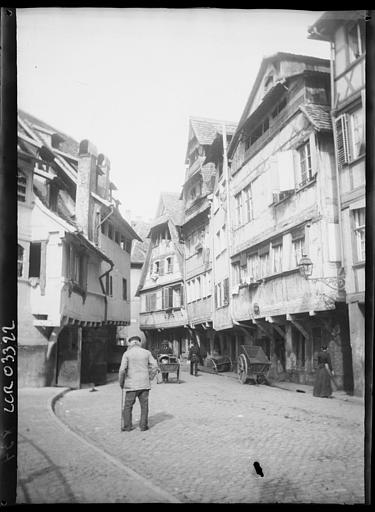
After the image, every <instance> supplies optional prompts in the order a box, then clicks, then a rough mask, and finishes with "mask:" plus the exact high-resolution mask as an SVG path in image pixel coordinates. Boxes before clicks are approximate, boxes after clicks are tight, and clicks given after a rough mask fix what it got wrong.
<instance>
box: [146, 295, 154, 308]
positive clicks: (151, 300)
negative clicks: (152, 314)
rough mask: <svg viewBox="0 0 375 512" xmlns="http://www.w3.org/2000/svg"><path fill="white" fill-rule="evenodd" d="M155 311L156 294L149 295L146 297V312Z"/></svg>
mask: <svg viewBox="0 0 375 512" xmlns="http://www.w3.org/2000/svg"><path fill="white" fill-rule="evenodd" d="M155 310H156V293H149V294H147V295H146V311H155Z"/></svg>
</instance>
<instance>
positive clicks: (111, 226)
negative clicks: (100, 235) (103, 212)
mask: <svg viewBox="0 0 375 512" xmlns="http://www.w3.org/2000/svg"><path fill="white" fill-rule="evenodd" d="M108 238H110V239H111V240H113V225H112V224H111V223H110V222H108Z"/></svg>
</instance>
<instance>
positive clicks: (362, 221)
mask: <svg viewBox="0 0 375 512" xmlns="http://www.w3.org/2000/svg"><path fill="white" fill-rule="evenodd" d="M353 216H354V232H355V237H356V245H357V258H358V261H365V259H366V239H365V236H366V209H365V208H359V209H358V210H353Z"/></svg>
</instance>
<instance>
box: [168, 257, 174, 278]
mask: <svg viewBox="0 0 375 512" xmlns="http://www.w3.org/2000/svg"><path fill="white" fill-rule="evenodd" d="M172 272H173V257H172V256H170V257H169V258H167V274H171V273H172Z"/></svg>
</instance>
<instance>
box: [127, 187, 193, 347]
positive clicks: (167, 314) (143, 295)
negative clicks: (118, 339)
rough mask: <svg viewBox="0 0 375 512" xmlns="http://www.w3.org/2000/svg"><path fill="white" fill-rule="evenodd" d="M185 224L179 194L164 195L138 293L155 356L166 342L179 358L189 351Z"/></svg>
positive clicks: (143, 327) (142, 321)
mask: <svg viewBox="0 0 375 512" xmlns="http://www.w3.org/2000/svg"><path fill="white" fill-rule="evenodd" d="M182 224H183V202H182V200H181V199H179V195H178V194H172V193H163V194H161V196H160V200H159V205H158V208H157V212H156V217H155V219H154V221H153V222H152V224H151V227H150V231H149V233H148V238H149V239H150V243H149V247H148V252H147V255H146V260H145V263H144V265H143V268H142V274H141V279H140V284H139V287H138V290H137V296H139V299H140V314H139V327H140V329H141V330H142V331H143V332H144V333H145V336H146V346H147V348H148V349H149V350H151V351H152V352H153V353H156V352H157V350H158V348H159V347H160V344H161V342H162V341H163V340H168V341H169V342H170V343H171V344H172V346H173V350H174V353H175V354H176V355H178V356H181V355H184V354H186V351H187V344H188V338H187V331H186V326H187V322H188V320H187V313H186V299H185V288H184V249H183V244H182V241H181V226H182Z"/></svg>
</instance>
